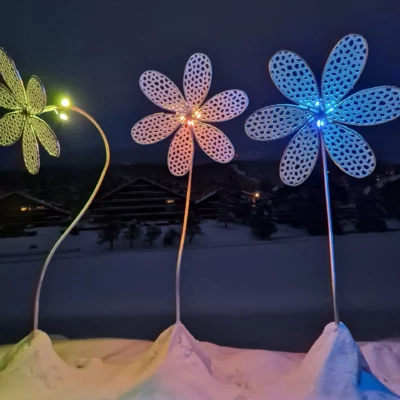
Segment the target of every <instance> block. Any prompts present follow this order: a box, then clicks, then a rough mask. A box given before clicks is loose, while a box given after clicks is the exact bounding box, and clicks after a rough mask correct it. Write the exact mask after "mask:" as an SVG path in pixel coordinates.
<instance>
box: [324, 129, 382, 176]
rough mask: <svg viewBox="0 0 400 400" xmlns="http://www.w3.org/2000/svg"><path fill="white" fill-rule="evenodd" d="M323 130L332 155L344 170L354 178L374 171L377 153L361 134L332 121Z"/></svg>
mask: <svg viewBox="0 0 400 400" xmlns="http://www.w3.org/2000/svg"><path fill="white" fill-rule="evenodd" d="M322 132H323V135H324V142H325V146H326V149H327V151H328V153H329V155H330V157H331V158H332V160H333V162H334V163H335V164H336V165H337V166H338V167H339V168H340V169H341V170H342V171H343V172H345V173H346V174H348V175H350V176H353V177H354V178H364V177H366V176H368V175H370V174H371V173H372V172H373V170H374V169H375V166H376V160H375V155H374V152H373V151H372V150H371V148H370V147H369V145H368V143H367V142H366V141H365V140H364V139H363V138H362V137H361V135H359V134H358V133H357V132H355V131H353V130H352V129H350V128H347V127H346V126H343V125H339V124H332V123H328V124H326V125H324V126H323V127H322Z"/></svg>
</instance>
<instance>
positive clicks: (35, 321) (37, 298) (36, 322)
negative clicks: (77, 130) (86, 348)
mask: <svg viewBox="0 0 400 400" xmlns="http://www.w3.org/2000/svg"><path fill="white" fill-rule="evenodd" d="M68 110H71V111H75V112H76V113H78V114H81V115H83V116H84V117H85V118H87V119H88V120H89V121H90V122H91V123H92V124H93V125H94V126H95V127H96V128H97V130H98V131H99V133H100V135H101V138H102V139H103V142H104V147H105V151H106V160H105V163H104V167H103V170H102V172H101V175H100V178H99V180H98V182H97V184H96V186H95V188H94V190H93V192H92V194H91V195H90V197H89V199H88V201H87V202H86V204H85V205H84V207H83V208H82V210H81V211H80V213H79V214H78V215H77V216H76V218H75V219H74V220H73V221H72V223H71V224H70V225H69V227H68V228H67V229H66V230H65V232H64V233H63V234H62V235H61V237H60V238H59V239H58V240H57V242H56V243H55V244H54V246H53V247H52V249H51V251H50V253H49V255H48V256H47V258H46V261H45V262H44V264H43V267H42V270H41V272H40V277H39V281H38V284H37V287H36V293H35V307H34V314H33V329H34V330H37V329H38V325H39V303H40V294H41V291H42V284H43V279H44V276H45V274H46V271H47V267H48V266H49V264H50V261H51V259H52V258H53V256H54V253H55V252H56V250H57V249H58V247H59V246H60V244H61V243H62V242H63V240H64V239H65V238H66V237H67V236H68V234H69V233H70V232H71V230H72V229H73V228H74V227H75V225H76V224H77V223H78V222H79V220H80V219H81V217H82V215H83V214H84V213H85V212H86V210H87V209H88V208H89V206H90V204H91V203H92V201H93V199H94V198H95V196H96V194H97V192H98V191H99V189H100V186H101V184H102V183H103V180H104V177H105V175H106V172H107V169H108V167H109V165H110V147H109V145H108V141H107V138H106V135H105V134H104V132H103V130H102V129H101V127H100V125H99V124H98V123H97V122H96V120H95V119H94V118H93V117H92V116H90V115H89V114H88V113H86V112H85V111H83V110H82V109H80V108H79V107H75V106H71V107H68Z"/></svg>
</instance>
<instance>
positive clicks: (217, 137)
mask: <svg viewBox="0 0 400 400" xmlns="http://www.w3.org/2000/svg"><path fill="white" fill-rule="evenodd" d="M193 130H194V135H195V137H196V140H197V142H198V143H199V145H200V147H201V148H202V150H203V151H204V153H206V154H207V155H208V156H209V157H210V158H212V159H213V160H214V161H217V162H219V163H222V164H226V163H228V162H229V161H232V159H233V157H235V149H234V147H233V144H232V143H231V141H230V140H229V139H228V138H227V137H226V136H225V134H224V133H223V132H222V131H220V130H219V129H218V128H216V127H215V126H212V125H208V124H202V123H197V124H195V126H194V127H193Z"/></svg>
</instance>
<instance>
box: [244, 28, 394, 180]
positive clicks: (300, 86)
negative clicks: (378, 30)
mask: <svg viewBox="0 0 400 400" xmlns="http://www.w3.org/2000/svg"><path fill="white" fill-rule="evenodd" d="M367 55H368V46H367V42H366V40H365V39H364V38H363V37H362V36H360V35H356V34H350V35H347V36H345V37H344V38H343V39H342V40H340V41H339V42H338V43H337V45H336V46H335V47H334V49H333V50H332V52H331V54H330V56H329V58H328V61H327V63H326V65H325V69H324V72H323V75H322V84H321V93H320V91H319V89H318V85H317V82H316V79H315V77H314V74H313V73H312V71H311V69H310V68H309V66H308V65H307V63H306V62H305V61H304V60H303V59H302V58H301V57H300V56H298V55H297V54H295V53H293V52H291V51H286V50H282V51H279V52H278V53H276V54H275V55H274V56H273V57H272V59H271V61H270V63H269V70H270V75H271V78H272V80H273V82H274V83H275V85H276V86H277V88H278V89H279V90H280V91H281V92H282V93H283V94H284V95H285V96H286V97H287V98H288V99H290V100H292V101H294V102H295V103H297V105H291V104H282V105H275V106H269V107H265V108H262V109H260V110H258V111H256V112H255V113H253V114H252V115H251V116H250V117H249V118H248V119H247V121H246V123H245V130H246V133H247V135H248V136H250V137H251V138H252V139H255V140H274V139H279V138H282V137H284V136H287V135H290V134H291V133H293V132H295V131H298V130H299V132H298V133H297V134H296V135H295V136H294V138H293V139H292V140H291V141H290V143H289V145H288V146H287V148H286V150H285V152H284V154H283V156H282V160H281V164H280V176H281V179H282V180H283V182H284V183H286V184H287V185H291V186H297V185H300V184H301V183H303V182H304V181H305V180H306V179H307V178H308V177H309V175H310V174H311V172H312V170H313V168H314V166H315V163H316V161H317V158H318V153H319V146H320V139H321V140H322V144H323V145H324V146H325V147H326V150H327V152H328V154H329V155H330V157H331V158H332V160H333V161H334V162H335V164H336V165H337V166H338V167H339V168H340V169H341V170H342V171H344V172H345V173H346V174H348V175H351V176H353V177H355V178H363V177H366V176H368V175H369V174H371V172H372V171H373V170H374V168H375V165H376V161H375V156H374V153H373V152H372V150H371V148H370V147H369V145H368V143H366V142H365V140H364V139H363V138H362V137H361V136H360V135H359V134H358V133H357V132H355V131H354V130H352V129H350V128H348V127H346V126H344V125H341V123H344V124H347V125H357V126H367V125H376V124H382V123H384V122H388V121H391V120H393V119H395V118H397V117H398V116H399V115H400V89H398V88H395V87H393V86H379V87H375V88H372V89H366V90H362V91H360V92H357V93H355V94H353V95H351V96H350V97H348V98H347V99H345V100H342V99H343V98H344V96H345V95H346V94H347V93H348V92H349V91H350V90H351V89H352V88H353V86H354V85H355V83H356V82H357V80H358V79H359V77H360V75H361V73H362V71H363V69H364V66H365V63H366V61H367Z"/></svg>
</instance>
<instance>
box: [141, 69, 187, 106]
mask: <svg viewBox="0 0 400 400" xmlns="http://www.w3.org/2000/svg"><path fill="white" fill-rule="evenodd" d="M139 85H140V88H141V89H142V91H143V93H144V94H145V95H146V96H147V97H148V98H149V99H150V100H151V101H152V102H153V103H154V104H156V105H158V106H159V107H161V108H164V109H165V110H169V111H177V112H179V113H187V112H188V111H189V107H188V105H187V103H186V101H185V99H184V98H183V96H182V93H181V92H180V90H179V89H178V88H177V86H176V85H175V83H174V82H172V81H171V80H170V79H169V78H167V77H166V76H165V75H163V74H162V73H161V72H157V71H146V72H144V73H143V74H142V75H141V76H140V79H139Z"/></svg>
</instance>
